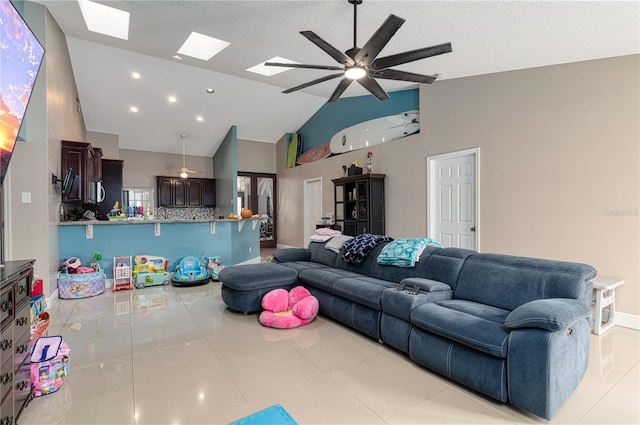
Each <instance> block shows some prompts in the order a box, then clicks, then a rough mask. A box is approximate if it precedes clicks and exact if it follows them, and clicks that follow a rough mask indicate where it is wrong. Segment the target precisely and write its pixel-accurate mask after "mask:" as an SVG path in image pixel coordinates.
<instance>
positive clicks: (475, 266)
mask: <svg viewBox="0 0 640 425" xmlns="http://www.w3.org/2000/svg"><path fill="white" fill-rule="evenodd" d="M385 245H386V243H381V244H379V245H378V246H377V247H375V248H374V249H373V250H372V251H371V253H370V254H369V255H368V256H367V257H366V258H365V259H364V261H363V262H362V263H360V264H358V265H354V264H351V263H348V262H346V261H344V260H343V258H342V256H341V255H340V254H338V253H335V252H334V251H331V250H329V249H326V248H325V244H324V243H318V242H312V243H310V244H309V247H308V248H288V249H279V250H276V251H275V252H274V254H273V263H277V264H279V265H280V266H282V267H286V268H288V269H292V270H295V271H296V272H297V279H298V282H299V283H300V284H302V285H304V286H305V287H306V288H307V289H308V290H309V291H310V292H311V293H312V294H313V295H315V296H316V297H317V298H318V300H319V303H320V313H321V314H323V315H325V316H328V317H331V318H333V319H335V320H337V321H339V322H342V323H343V324H346V325H347V326H350V327H352V328H354V329H357V330H358V331H360V332H362V333H364V334H366V335H369V336H370V337H372V338H375V339H377V340H379V341H381V342H383V343H385V344H388V345H390V346H392V347H394V348H396V349H397V350H400V351H402V352H404V353H406V354H407V355H408V356H409V357H410V358H411V359H412V360H413V361H415V362H416V363H418V364H420V365H422V366H424V367H427V368H429V369H431V370H433V371H435V372H437V373H439V374H442V375H444V376H446V377H448V378H450V379H452V380H454V381H456V382H458V383H460V384H463V385H465V386H467V387H469V388H472V389H473V390H476V391H478V392H480V393H482V394H485V395H487V396H489V397H492V398H494V399H496V400H499V401H501V402H508V403H511V404H512V405H514V406H516V407H518V408H520V409H523V410H526V411H528V412H531V413H533V414H535V415H537V416H540V417H543V418H546V419H551V418H552V417H553V416H554V415H555V413H557V412H558V410H559V409H560V408H561V407H562V405H563V404H564V403H565V401H566V400H567V398H568V397H569V396H570V395H571V394H572V393H573V391H574V390H575V389H576V387H577V386H578V384H579V382H580V380H581V379H582V377H583V376H584V373H585V371H586V369H587V364H588V361H589V333H590V321H591V308H590V304H591V291H592V283H591V279H593V278H594V277H595V275H596V270H595V269H594V268H593V267H591V266H589V265H586V264H579V263H569V262H560V261H552V260H543V259H533V258H524V257H516V256H508V255H498V254H482V253H477V252H475V251H470V250H464V249H457V248H434V247H427V248H426V249H425V250H424V251H423V253H422V254H421V256H420V259H419V261H418V262H417V263H416V265H415V267H410V268H405V267H396V266H389V265H380V264H378V263H377V261H376V258H377V256H378V254H379V253H380V252H381V250H382V249H383V247H384V246H385ZM255 266H259V265H253V267H255ZM239 267H242V266H239ZM280 271H281V272H282V271H283V270H282V269H281V270H280ZM241 275H242V273H240V274H239V275H238V272H236V273H235V277H236V279H235V282H236V283H237V282H239V280H238V277H239V276H241ZM220 279H221V281H222V283H223V291H224V286H225V281H224V279H223V276H221V277H220ZM288 283H290V282H288ZM400 287H402V289H400Z"/></svg>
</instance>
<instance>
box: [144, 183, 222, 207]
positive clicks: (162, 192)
mask: <svg viewBox="0 0 640 425" xmlns="http://www.w3.org/2000/svg"><path fill="white" fill-rule="evenodd" d="M156 182H157V192H158V206H159V207H191V208H197V207H213V206H215V202H216V190H215V180H213V179H182V178H178V177H160V176H159V177H156Z"/></svg>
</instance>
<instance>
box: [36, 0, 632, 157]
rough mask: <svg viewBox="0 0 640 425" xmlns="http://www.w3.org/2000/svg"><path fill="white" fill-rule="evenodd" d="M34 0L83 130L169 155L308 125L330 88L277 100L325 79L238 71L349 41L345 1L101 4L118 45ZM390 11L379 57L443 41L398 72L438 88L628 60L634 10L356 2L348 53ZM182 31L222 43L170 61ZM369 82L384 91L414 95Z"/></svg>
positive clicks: (296, 72) (628, 5)
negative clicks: (118, 16) (53, 32)
mask: <svg viewBox="0 0 640 425" xmlns="http://www.w3.org/2000/svg"><path fill="white" fill-rule="evenodd" d="M36 2H37V3H41V4H43V5H45V6H46V7H47V8H48V9H49V11H50V13H51V14H52V16H53V17H54V19H55V20H56V21H57V23H58V24H59V25H60V27H61V28H62V30H63V32H64V33H65V34H66V36H67V43H68V47H69V52H70V56H71V62H72V66H73V72H74V76H75V79H76V83H77V86H78V91H79V95H80V101H81V105H82V111H83V115H84V119H85V124H86V127H87V130H90V131H97V132H105V133H111V134H117V135H118V136H119V138H120V147H121V148H126V149H137V150H148V151H156V152H169V153H180V152H181V149H182V148H181V146H180V134H186V135H187V146H186V150H187V154H190V155H199V156H210V155H212V154H213V153H214V152H215V151H216V149H217V148H218V145H219V143H220V141H221V140H222V138H223V137H224V135H225V134H226V132H227V130H228V129H229V127H230V126H231V125H234V124H235V125H237V127H238V137H239V138H240V139H248V140H255V141H263V142H272V143H273V142H276V141H277V140H278V139H279V138H280V137H281V136H282V135H283V134H284V133H285V132H292V131H295V130H297V129H298V128H299V127H300V126H301V125H302V124H303V123H304V122H305V121H306V120H307V119H308V118H309V117H311V116H312V115H313V114H314V113H315V112H316V111H317V110H318V109H319V108H320V107H321V106H322V105H323V104H324V103H325V102H326V100H327V99H328V98H329V96H330V95H331V93H332V91H333V89H334V88H335V85H336V84H337V81H338V80H331V81H328V82H325V83H321V84H317V85H314V86H311V87H309V88H306V89H303V90H301V91H298V92H294V93H291V94H282V93H281V92H282V90H284V89H287V88H290V87H293V86H296V85H299V84H302V83H305V82H307V81H310V80H313V79H315V78H319V77H321V76H323V75H327V74H329V73H331V72H333V71H319V70H310V69H292V70H288V71H286V72H283V73H281V74H278V75H275V76H271V77H267V76H262V75H259V74H255V73H252V72H249V71H247V68H250V67H252V66H254V65H256V64H258V63H261V62H264V61H266V60H268V59H271V58H273V57H275V56H280V57H284V58H287V59H290V60H293V61H297V62H300V63H311V64H320V65H336V63H335V62H334V61H333V59H331V57H329V56H328V55H327V54H326V53H325V52H323V51H322V50H320V49H319V48H318V47H317V46H315V45H313V44H312V43H311V42H309V40H307V39H306V38H304V37H303V36H302V35H300V34H299V32H300V31H303V30H311V31H314V32H315V33H316V34H318V35H319V36H320V37H322V38H323V39H324V40H326V41H327V42H329V43H330V44H332V45H334V46H336V47H337V48H339V49H340V50H343V51H344V50H347V49H349V48H351V47H353V36H354V34H353V6H352V5H351V4H349V3H348V2H347V1H346V0H332V1H326V0H325V1H302V0H299V1H100V2H99V3H101V4H105V5H108V6H110V7H113V8H117V9H120V10H124V11H127V12H129V13H130V29H129V37H128V40H122V39H118V38H113V37H108V36H105V35H101V34H97V33H94V32H90V31H88V30H87V26H86V25H85V22H84V20H83V18H82V15H81V12H80V8H79V6H78V2H77V1H75V0H72V1H71V0H38V1H36ZM389 14H394V15H397V16H400V17H402V18H404V19H406V22H405V23H404V25H403V26H402V27H401V28H400V29H399V31H398V32H397V33H396V35H395V36H394V37H393V38H392V40H391V41H390V43H389V44H388V45H387V46H386V47H385V48H384V49H383V51H382V53H381V56H388V55H390V54H394V53H399V52H403V51H406V50H413V49H416V48H420V47H425V46H430V45H434V44H440V43H444V42H451V43H452V46H453V52H452V53H449V54H445V55H441V56H437V57H433V58H428V59H423V60H420V61H416V62H413V63H410V64H406V65H403V66H400V67H399V68H400V69H402V70H405V71H409V72H415V73H420V74H429V75H432V74H436V73H437V74H440V77H439V79H440V80H444V79H452V78H461V77H466V76H472V75H479V74H487V73H495V72H501V71H508V70H516V69H523V68H532V67H539V66H546V65H553V64H561V63H568V62H576V61H583V60H589V59H597V58H604V57H613V56H622V55H629V54H638V53H640V36H639V33H640V28H639V15H640V6H639V3H638V2H630V1H625V2H605V1H602V2H601V1H595V2H582V1H567V2H560V1H479V2H470V1H374V0H364V2H363V3H362V4H361V5H360V6H359V7H358V26H357V39H358V45H359V47H361V46H362V44H363V43H364V42H366V40H367V39H368V38H369V36H370V35H371V34H373V32H374V31H375V30H376V29H377V28H378V27H379V26H380V25H381V24H382V22H383V21H384V20H385V18H386V17H387V16H388V15H389ZM192 31H195V32H198V33H201V34H205V35H208V36H211V37H215V38H218V39H221V40H225V41H227V42H229V43H230V45H229V46H228V47H227V48H225V49H224V50H222V51H221V52H220V53H219V54H217V55H216V56H214V57H213V58H211V59H210V60H208V61H203V60H199V59H194V58H190V57H187V56H183V58H182V60H178V59H175V58H173V56H174V55H175V54H176V52H177V50H178V49H179V48H180V47H181V45H182V43H183V42H184V41H185V40H186V38H187V37H188V36H189V34H190V33H191V32H192ZM132 72H138V73H139V74H140V77H141V78H140V79H138V80H136V79H133V78H131V73H132ZM380 83H381V85H382V87H383V88H384V89H385V90H387V91H395V90H400V89H406V88H412V87H417V85H415V84H414V85H412V84H407V83H402V82H397V81H390V80H381V81H380ZM434 84H438V82H437V81H436V82H435V83H434ZM207 88H213V89H214V90H215V92H214V93H213V94H208V93H207V92H206V89H207ZM424 89H425V90H428V86H425V87H424ZM361 95H368V92H366V91H365V90H364V89H362V88H361V87H359V86H358V85H357V84H352V85H351V86H350V87H349V89H347V91H346V92H345V94H344V95H343V96H361ZM169 96H175V97H176V102H175V103H171V102H169V101H168V100H167V99H168V97H169ZM131 106H136V107H137V108H138V112H137V113H132V112H130V110H129V108H130V107H131ZM196 116H201V117H202V121H196Z"/></svg>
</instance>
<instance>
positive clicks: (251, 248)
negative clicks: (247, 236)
mask: <svg viewBox="0 0 640 425" xmlns="http://www.w3.org/2000/svg"><path fill="white" fill-rule="evenodd" d="M252 252H253V247H252V246H249V254H251V253H252Z"/></svg>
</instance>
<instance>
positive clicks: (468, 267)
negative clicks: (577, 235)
mask: <svg viewBox="0 0 640 425" xmlns="http://www.w3.org/2000/svg"><path fill="white" fill-rule="evenodd" d="M593 276H595V269H594V268H593V267H591V266H588V265H586V264H578V263H567V262H562V261H554V260H544V259H536V258H525V257H515V256H509V255H500V254H476V255H472V256H471V257H469V258H468V259H467V261H465V263H464V265H463V266H462V269H461V270H460V276H459V278H458V283H457V286H456V288H455V293H454V298H459V299H466V300H471V301H476V302H479V303H482V304H487V305H492V306H495V307H499V308H503V309H505V310H514V309H516V308H517V307H519V306H521V305H522V304H526V303H528V302H529V301H533V300H537V299H546V298H572V299H582V300H583V301H584V302H585V303H587V304H588V303H589V302H590V299H591V291H590V289H589V285H588V284H587V282H586V281H587V280H589V279H591V278H592V277H593Z"/></svg>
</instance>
